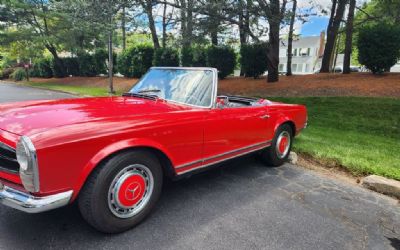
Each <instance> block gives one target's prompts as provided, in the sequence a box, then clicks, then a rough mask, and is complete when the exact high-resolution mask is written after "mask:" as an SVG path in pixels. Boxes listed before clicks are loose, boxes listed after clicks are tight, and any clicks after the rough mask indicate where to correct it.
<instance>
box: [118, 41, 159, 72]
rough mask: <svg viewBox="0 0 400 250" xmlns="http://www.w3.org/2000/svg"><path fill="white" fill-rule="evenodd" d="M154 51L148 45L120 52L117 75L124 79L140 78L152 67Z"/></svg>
mask: <svg viewBox="0 0 400 250" xmlns="http://www.w3.org/2000/svg"><path fill="white" fill-rule="evenodd" d="M153 54H154V49H153V47H151V46H149V45H137V46H134V47H130V48H128V49H127V50H125V51H124V52H122V53H121V54H120V55H119V56H118V58H117V67H118V71H119V73H121V74H123V75H124V76H126V77H136V78H139V77H141V76H142V75H143V74H144V73H146V72H147V70H148V69H149V68H150V67H151V66H152V65H153Z"/></svg>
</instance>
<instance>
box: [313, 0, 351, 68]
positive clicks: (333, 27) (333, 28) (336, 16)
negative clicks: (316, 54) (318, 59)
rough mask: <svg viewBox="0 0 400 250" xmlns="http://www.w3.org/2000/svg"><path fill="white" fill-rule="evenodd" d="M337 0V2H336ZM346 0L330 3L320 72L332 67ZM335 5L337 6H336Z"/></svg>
mask: <svg viewBox="0 0 400 250" xmlns="http://www.w3.org/2000/svg"><path fill="white" fill-rule="evenodd" d="M336 1H337V3H336ZM346 3H347V0H334V1H333V3H332V9H331V17H330V19H329V23H328V28H327V38H326V44H325V49H324V55H323V57H322V64H321V70H320V72H325V73H327V72H330V71H331V68H332V60H333V56H334V53H333V52H334V49H335V43H336V39H337V35H338V31H339V27H340V23H341V22H342V18H343V15H344V11H345V8H346ZM336 5H337V7H336Z"/></svg>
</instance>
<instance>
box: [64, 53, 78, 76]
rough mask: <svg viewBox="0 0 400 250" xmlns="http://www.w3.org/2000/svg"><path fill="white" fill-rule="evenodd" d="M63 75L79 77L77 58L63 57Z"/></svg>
mask: <svg viewBox="0 0 400 250" xmlns="http://www.w3.org/2000/svg"><path fill="white" fill-rule="evenodd" d="M62 61H63V65H64V69H65V73H66V75H67V76H70V75H71V76H80V75H82V74H81V69H80V61H79V58H77V57H65V58H62Z"/></svg>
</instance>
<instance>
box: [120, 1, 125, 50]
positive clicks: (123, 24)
mask: <svg viewBox="0 0 400 250" xmlns="http://www.w3.org/2000/svg"><path fill="white" fill-rule="evenodd" d="M125 15H126V13H125V6H122V18H121V19H122V20H121V30H122V50H123V51H124V50H125V49H126V27H125V18H126V17H125Z"/></svg>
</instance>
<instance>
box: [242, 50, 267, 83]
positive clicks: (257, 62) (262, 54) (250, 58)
mask: <svg viewBox="0 0 400 250" xmlns="http://www.w3.org/2000/svg"><path fill="white" fill-rule="evenodd" d="M240 65H241V67H242V72H243V73H244V75H245V76H246V77H254V78H258V77H259V76H260V75H262V74H263V73H264V72H265V71H266V70H267V45H266V44H265V43H258V44H249V45H242V46H241V48H240Z"/></svg>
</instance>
